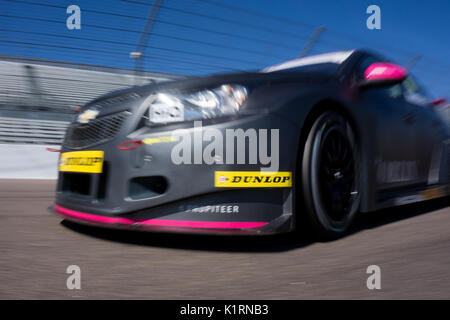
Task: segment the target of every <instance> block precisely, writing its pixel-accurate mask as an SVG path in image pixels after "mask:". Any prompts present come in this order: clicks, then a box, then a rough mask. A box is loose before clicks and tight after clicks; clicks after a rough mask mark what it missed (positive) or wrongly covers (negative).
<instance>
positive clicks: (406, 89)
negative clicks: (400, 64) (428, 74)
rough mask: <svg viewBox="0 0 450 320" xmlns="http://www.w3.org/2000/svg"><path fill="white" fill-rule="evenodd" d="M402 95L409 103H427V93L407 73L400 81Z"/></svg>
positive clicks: (422, 104) (420, 104) (421, 104)
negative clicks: (401, 81)
mask: <svg viewBox="0 0 450 320" xmlns="http://www.w3.org/2000/svg"><path fill="white" fill-rule="evenodd" d="M402 88H403V96H404V97H405V100H406V101H407V102H409V103H412V104H415V105H419V106H425V105H428V101H429V98H428V95H427V93H426V91H425V90H424V89H423V88H421V87H420V86H419V84H418V83H417V82H416V80H415V79H414V77H413V76H411V75H409V76H408V77H407V78H406V79H405V80H404V81H403V83H402Z"/></svg>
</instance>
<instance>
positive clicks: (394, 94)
mask: <svg viewBox="0 0 450 320" xmlns="http://www.w3.org/2000/svg"><path fill="white" fill-rule="evenodd" d="M375 62H384V61H383V59H379V58H377V57H374V56H366V57H363V58H362V59H361V60H360V61H359V62H358V65H357V66H356V78H357V79H358V81H362V80H364V72H365V71H366V69H367V68H368V67H369V66H370V65H371V64H372V63H375ZM377 90H379V91H380V92H384V93H385V94H386V95H387V96H388V97H390V98H393V99H397V98H401V96H402V93H403V90H402V85H401V84H396V85H392V86H388V87H380V88H377Z"/></svg>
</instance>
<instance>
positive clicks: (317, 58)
mask: <svg viewBox="0 0 450 320" xmlns="http://www.w3.org/2000/svg"><path fill="white" fill-rule="evenodd" d="M354 52H355V50H349V51H336V52H329V53H323V54H317V55H313V56H308V57H303V58H297V59H293V60H289V61H286V62H283V63H280V64H277V65H274V66H270V67H267V68H265V69H263V70H262V72H274V71H282V70H288V69H294V68H298V67H303V66H310V65H316V64H330V63H332V64H342V63H343V62H344V61H345V60H347V59H348V58H349V57H350V56H351V55H352V54H353V53H354Z"/></svg>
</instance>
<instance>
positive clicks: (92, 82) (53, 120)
mask: <svg viewBox="0 0 450 320" xmlns="http://www.w3.org/2000/svg"><path fill="white" fill-rule="evenodd" d="M0 70H1V73H0V83H1V84H2V85H1V87H0V143H5V142H6V143H38V144H60V143H61V141H62V139H63V137H64V132H65V130H66V127H67V125H68V121H70V120H71V118H72V115H73V114H74V113H75V108H76V107H77V106H81V105H84V104H85V103H87V102H88V101H90V100H92V99H94V98H96V97H98V96H100V95H102V94H105V93H108V92H110V91H114V90H118V89H123V88H126V87H130V86H133V85H140V84H145V83H150V82H158V81H167V80H171V79H177V78H180V76H176V75H169V74H162V73H156V72H139V73H138V74H136V73H135V72H133V71H130V70H121V69H114V68H107V67H95V66H89V65H80V64H68V63H61V62H56V61H43V60H39V59H24V58H15V57H6V56H0Z"/></svg>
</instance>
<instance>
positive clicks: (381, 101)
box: [356, 56, 421, 191]
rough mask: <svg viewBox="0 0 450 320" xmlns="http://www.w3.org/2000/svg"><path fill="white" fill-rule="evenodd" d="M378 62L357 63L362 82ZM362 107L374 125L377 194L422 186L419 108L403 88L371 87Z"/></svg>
mask: <svg viewBox="0 0 450 320" xmlns="http://www.w3.org/2000/svg"><path fill="white" fill-rule="evenodd" d="M375 62H385V61H383V60H382V59H380V58H378V57H375V56H364V57H363V58H361V60H360V61H359V62H358V63H357V66H356V73H357V77H359V78H360V79H361V80H362V79H363V78H364V77H363V75H364V71H365V70H366V69H367V68H368V67H369V66H370V65H371V64H372V63H375ZM360 98H361V99H362V105H364V107H365V108H367V112H368V113H369V114H370V117H371V119H370V120H371V122H372V124H373V126H372V127H373V130H374V131H375V132H373V133H372V137H373V139H372V140H373V145H372V146H370V147H371V148H372V149H374V152H373V154H374V159H373V168H374V170H375V171H376V172H375V173H374V175H375V177H376V178H375V180H376V190H377V191H385V190H390V189H396V188H404V187H412V186H415V185H418V184H420V183H421V178H420V174H419V163H418V161H417V152H416V148H417V141H416V139H417V132H418V129H419V128H420V126H421V123H420V121H418V120H419V117H420V114H419V113H418V111H419V110H418V108H417V106H414V105H411V104H410V103H407V101H406V100H405V99H404V96H403V87H402V84H395V85H390V86H379V87H368V88H365V89H362V90H361V94H360Z"/></svg>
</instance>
